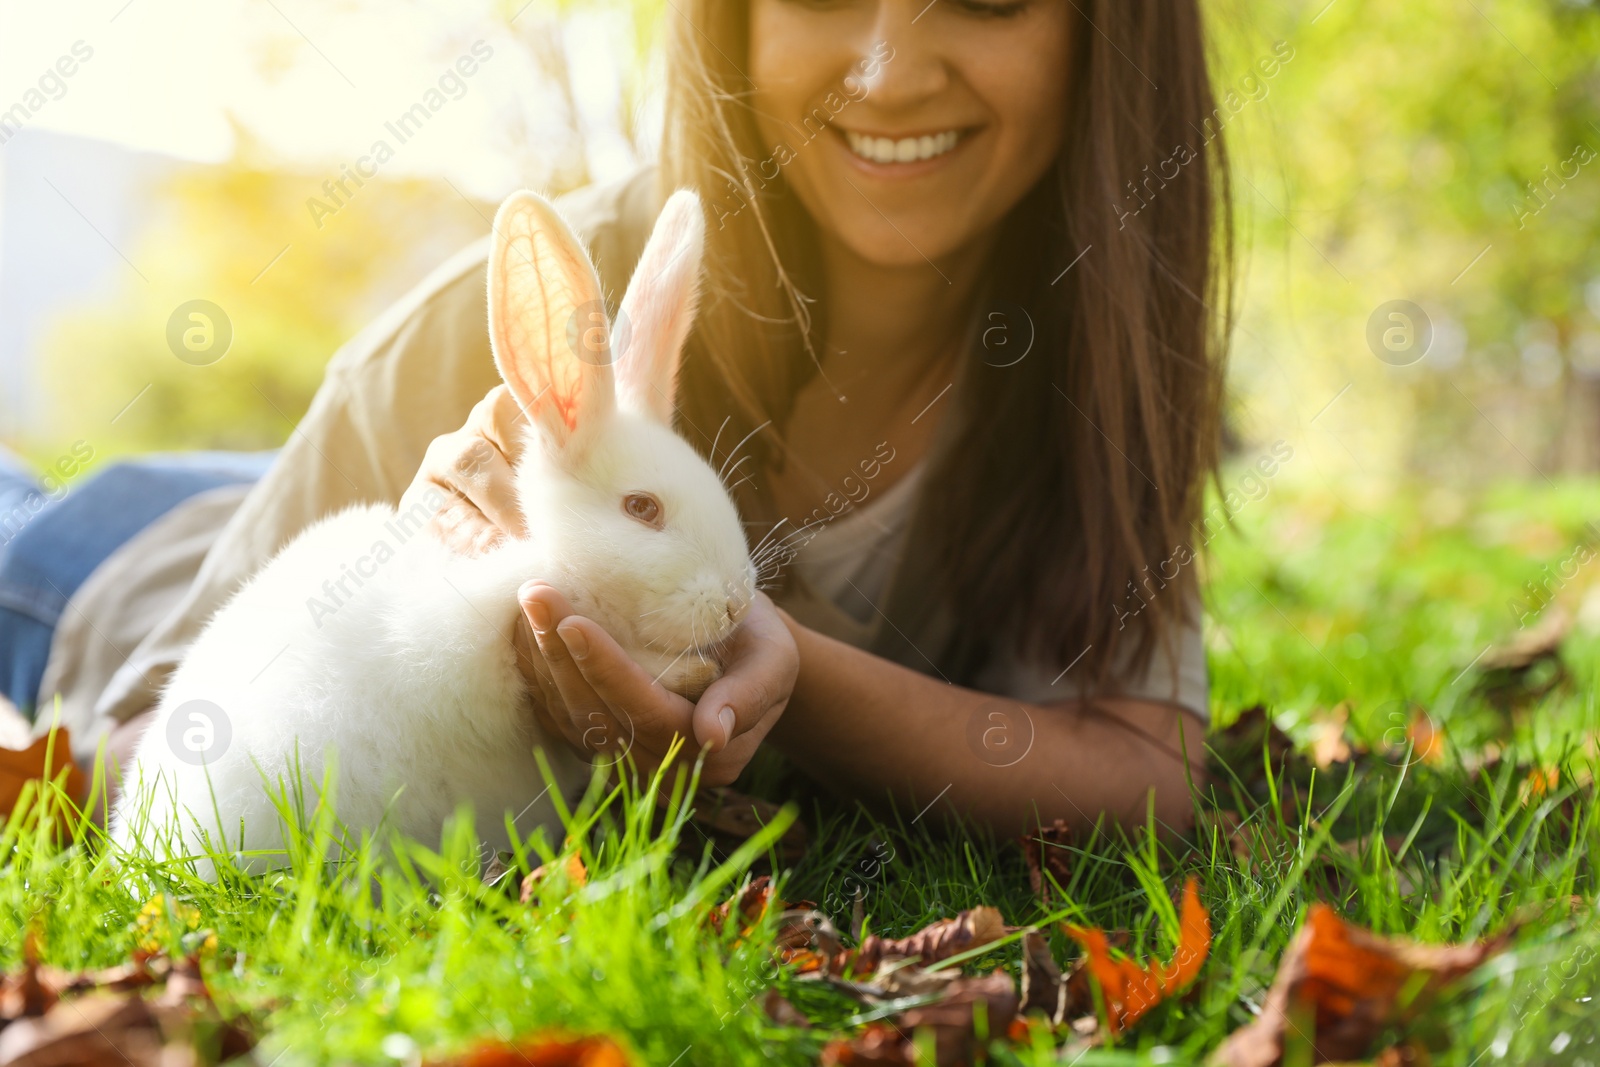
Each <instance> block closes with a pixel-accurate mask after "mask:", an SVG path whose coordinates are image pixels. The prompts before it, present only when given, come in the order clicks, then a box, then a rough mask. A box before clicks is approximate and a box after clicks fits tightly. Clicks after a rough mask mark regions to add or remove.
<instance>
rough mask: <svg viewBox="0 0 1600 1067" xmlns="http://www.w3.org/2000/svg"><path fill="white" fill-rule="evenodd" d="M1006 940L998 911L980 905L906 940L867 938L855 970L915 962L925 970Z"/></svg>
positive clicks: (937, 923)
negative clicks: (896, 961)
mask: <svg viewBox="0 0 1600 1067" xmlns="http://www.w3.org/2000/svg"><path fill="white" fill-rule="evenodd" d="M1004 936H1006V921H1005V919H1004V918H1003V917H1002V916H1001V914H1000V910H999V909H998V908H991V907H989V906H988V905H980V906H979V907H976V908H969V909H968V910H966V911H963V912H961V913H960V914H959V915H957V916H956V917H955V918H953V919H940V920H939V921H937V922H933V923H929V924H928V925H927V926H924V927H923V928H922V929H921V930H918V931H917V932H916V933H914V934H912V935H911V936H909V937H902V938H882V937H878V936H877V935H875V934H869V935H867V939H866V940H865V941H863V942H862V943H861V948H860V950H859V952H858V953H857V956H856V963H857V964H858V966H857V970H858V971H859V972H861V973H867V972H869V971H872V970H876V969H877V967H878V965H879V964H881V963H882V962H883V961H885V960H891V959H912V958H915V959H916V960H917V961H918V962H919V963H920V964H921V965H922V966H924V967H927V966H929V965H931V964H934V963H938V962H939V961H940V960H947V959H949V958H950V957H951V956H958V955H960V954H961V953H963V952H967V951H970V950H971V949H975V948H979V947H981V946H983V945H988V944H992V943H993V942H995V941H998V940H1000V939H1001V938H1002V937H1004Z"/></svg>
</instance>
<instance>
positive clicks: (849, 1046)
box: [820, 1023, 917, 1067]
mask: <svg viewBox="0 0 1600 1067" xmlns="http://www.w3.org/2000/svg"><path fill="white" fill-rule="evenodd" d="M915 1056H916V1050H915V1047H914V1046H913V1045H912V1044H911V1042H910V1041H908V1040H907V1039H906V1036H905V1035H904V1034H902V1033H901V1032H900V1031H899V1030H896V1029H895V1028H894V1027H892V1026H890V1025H888V1024H887V1023H868V1024H867V1027H866V1029H865V1030H862V1031H861V1033H859V1034H856V1035H854V1036H853V1037H841V1038H835V1039H834V1040H832V1041H829V1042H828V1043H827V1044H826V1045H824V1046H823V1047H822V1056H821V1058H820V1062H821V1064H822V1067H869V1065H882V1067H910V1065H912V1064H915V1063H916V1062H917V1061H916V1059H915Z"/></svg>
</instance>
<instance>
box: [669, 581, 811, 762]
mask: <svg viewBox="0 0 1600 1067" xmlns="http://www.w3.org/2000/svg"><path fill="white" fill-rule="evenodd" d="M799 672H800V655H799V652H798V651H797V650H796V648H795V643H794V636H793V635H792V634H790V633H789V628H788V627H787V626H785V625H784V624H783V620H782V619H781V618H779V616H778V612H777V609H776V608H774V607H773V605H772V601H771V600H770V599H768V597H767V595H766V594H765V593H757V594H756V597H755V600H754V602H752V604H751V605H750V613H749V614H748V615H746V616H745V618H744V621H743V622H741V623H740V624H739V628H738V629H737V630H735V631H734V635H733V640H732V642H731V643H730V645H729V648H728V655H727V666H726V667H725V669H724V671H723V674H722V677H720V678H718V679H717V680H716V681H714V682H712V683H711V684H710V685H709V686H707V687H706V691H705V692H704V693H702V694H701V695H700V699H699V701H698V702H697V703H696V704H695V708H694V736H695V740H696V741H697V742H698V743H699V744H701V745H708V746H710V748H711V751H712V752H714V753H721V752H722V751H723V750H724V749H725V748H727V747H728V746H729V745H730V744H731V743H734V742H736V741H737V740H738V738H739V737H740V736H741V735H743V734H745V733H747V732H748V731H750V730H751V729H752V728H753V727H754V726H755V725H756V724H758V723H761V722H764V721H765V720H767V719H768V718H771V719H772V721H773V722H774V723H775V722H776V721H777V716H778V715H781V714H782V712H783V708H784V706H785V705H786V704H788V702H789V694H790V693H791V692H793V691H794V683H795V678H796V677H797V676H798V675H799ZM771 728H772V724H771V723H768V724H767V729H768V730H770V729H771ZM763 736H765V731H763ZM752 751H753V746H752ZM748 758H749V757H748V756H746V759H748Z"/></svg>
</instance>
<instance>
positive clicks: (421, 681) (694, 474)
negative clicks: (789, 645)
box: [112, 190, 756, 877]
mask: <svg viewBox="0 0 1600 1067" xmlns="http://www.w3.org/2000/svg"><path fill="white" fill-rule="evenodd" d="M704 241H705V220H704V216H703V215H702V213H701V207H700V202H699V199H698V198H697V197H696V196H695V195H694V194H693V193H692V192H689V191H687V190H685V191H680V192H678V193H676V194H674V195H673V196H672V197H671V198H670V199H669V200H668V201H667V203H666V206H665V208H664V209H663V211H662V213H661V216H660V218H659V219H658V220H657V222H656V226H655V230H654V232H653V233H652V234H651V237H650V241H649V243H648V245H647V246H646V248H645V250H644V254H643V256H642V257H641V259H640V262H639V265H638V267H637V268H636V269H635V272H634V275H633V280H632V283H631V284H630V285H629V287H628V290H627V293H626V295H625V296H624V298H623V302H622V306H621V312H620V314H619V316H618V321H617V323H616V324H615V328H613V327H612V325H611V324H610V323H609V322H608V321H607V318H606V314H605V310H604V308H605V305H604V304H603V303H602V300H601V290H600V283H599V279H598V278H597V276H596V274H595V270H594V267H593V265H592V264H591V263H590V261H589V258H588V256H587V254H586V253H585V251H584V248H583V246H582V245H581V244H579V243H578V241H577V239H576V238H575V237H574V236H573V234H572V231H571V230H570V229H569V228H568V227H567V225H566V224H565V223H564V222H563V221H562V219H561V217H560V215H559V214H558V213H557V211H556V210H555V208H554V207H553V206H552V205H551V204H550V203H549V202H547V201H546V200H544V199H543V198H541V197H539V196H537V195H535V194H533V193H528V192H522V193H518V194H515V195H513V196H512V197H510V198H509V199H508V200H506V202H505V203H504V204H502V205H501V207H500V210H499V212H498V213H497V214H496V216H495V222H494V238H493V244H492V251H491V253H490V257H489V329H490V340H491V344H492V347H493V350H494V357H495V362H496V365H497V366H498V368H499V370H500V375H501V377H502V378H503V379H504V380H505V382H506V384H507V385H509V386H510V387H511V390H512V393H513V394H514V396H515V397H516V399H517V402H518V404H519V405H520V406H521V407H522V408H523V410H524V412H525V413H526V414H527V415H528V417H529V419H528V421H529V429H528V430H527V438H526V440H525V445H524V448H523V452H522V457H521V459H520V461H519V463H518V466H517V468H516V471H515V484H516V489H517V494H518V500H519V503H520V504H521V507H522V510H523V514H524V516H525V518H526V520H527V525H528V531H529V535H528V538H527V540H520V541H511V540H507V541H506V542H503V543H502V544H501V545H500V546H499V547H498V548H496V549H494V550H492V551H491V552H490V553H489V554H487V555H485V556H483V557H481V558H467V557H462V556H456V555H453V554H452V553H451V552H450V551H449V550H447V549H446V548H444V547H443V546H442V545H441V544H439V543H438V541H437V540H436V539H435V538H433V537H432V536H431V535H429V534H427V533H426V532H425V531H424V527H425V526H426V525H427V522H428V521H429V519H430V518H431V516H432V514H433V511H434V509H435V508H436V507H437V505H438V504H440V503H443V500H442V494H437V495H436V497H435V499H434V500H432V501H429V500H428V499H427V498H426V495H425V494H424V496H423V497H422V498H421V499H417V500H412V499H409V498H408V499H407V500H403V501H402V502H401V506H400V508H398V509H396V508H392V507H388V506H378V505H367V506H357V507H352V508H350V509H348V510H346V511H343V512H340V513H338V514H336V515H333V516H331V517H329V518H326V519H324V520H322V521H321V522H319V523H317V524H315V525H313V526H311V527H309V528H308V529H306V530H305V531H304V532H302V533H301V534H300V535H299V536H298V537H296V538H295V539H294V540H293V541H291V542H290V543H289V544H288V545H287V546H286V547H285V548H284V549H283V550H282V551H281V552H279V553H278V554H277V556H275V557H274V558H273V559H272V560H271V561H270V562H269V563H268V564H267V565H266V566H265V567H264V568H263V569H262V570H261V571H260V572H259V573H258V574H256V575H255V577H254V578H252V579H251V580H250V581H249V582H248V583H247V584H246V585H245V586H244V587H243V588H241V589H240V590H239V592H238V593H237V594H236V595H235V596H234V597H233V598H232V599H231V600H230V601H229V602H228V603H227V604H226V605H225V606H224V607H223V608H222V609H221V610H220V611H218V613H217V614H216V616H215V617H214V618H213V619H212V620H211V621H210V623H209V624H208V625H207V626H206V628H205V630H204V631H203V632H202V633H201V635H200V637H199V639H198V640H197V641H196V642H195V644H194V647H193V648H192V649H191V650H190V651H189V654H188V655H187V657H186V658H185V659H184V661H183V663H182V664H181V666H180V667H179V668H178V670H177V671H176V672H175V673H174V675H173V677H172V679H171V682H170V684H169V685H168V687H167V688H166V690H165V692H164V693H163V695H162V700H161V704H160V706H159V708H158V709H157V711H156V714H155V716H154V719H153V721H152V722H151V725H150V727H149V729H148V730H147V732H146V733H145V735H144V736H143V738H142V739H141V740H140V743H139V745H138V747H137V749H136V751H135V754H134V759H133V762H132V766H131V767H129V768H125V771H124V777H123V780H124V784H125V791H124V795H123V798H122V799H121V800H120V801H119V803H118V805H117V808H116V811H115V813H114V816H113V821H112V838H113V840H114V841H116V842H117V843H118V844H119V845H121V846H123V847H130V846H132V845H133V844H134V843H135V842H136V841H142V842H143V843H144V844H145V846H146V847H148V848H150V849H151V850H152V851H153V852H154V853H155V854H156V855H157V856H158V857H159V856H160V855H161V852H162V850H163V848H172V849H173V850H174V855H182V854H190V855H194V854H198V853H199V852H200V851H201V846H202V841H203V839H204V837H207V836H208V837H209V839H210V841H211V843H212V847H213V848H224V847H225V848H226V850H227V851H228V852H230V853H231V852H234V851H235V850H239V849H243V850H247V851H254V850H267V851H268V852H276V853H279V854H278V855H276V856H257V857H253V858H250V859H245V860H240V861H239V862H240V863H241V865H242V866H244V867H245V868H247V869H254V870H260V869H263V868H265V867H268V866H274V865H279V864H281V863H282V862H284V856H283V854H282V851H281V850H282V848H283V829H284V828H283V826H282V825H281V824H280V818H279V813H278V810H277V809H276V808H275V806H274V805H273V803H272V800H271V798H270V796H269V794H268V786H269V784H270V786H271V787H272V788H273V789H274V790H276V789H278V788H281V787H280V782H285V783H288V784H289V786H290V788H291V790H292V789H293V788H294V784H295V782H296V780H297V779H298V780H299V782H300V783H301V784H302V786H303V789H304V799H305V804H304V807H305V810H306V812H307V813H309V811H310V810H311V809H312V808H313V807H314V806H315V805H316V803H317V802H318V800H319V793H318V790H319V788H320V786H321V783H322V780H323V771H324V766H325V759H326V758H327V757H329V756H333V757H334V766H335V767H336V775H335V778H334V782H335V791H334V795H333V803H334V805H335V808H336V812H337V815H338V817H339V821H340V823H341V824H342V825H343V826H345V827H346V828H348V829H349V830H350V831H352V832H353V833H355V834H359V833H360V832H361V831H363V830H379V829H380V827H381V829H382V831H383V832H384V833H387V831H388V830H389V829H390V828H393V829H397V830H399V831H400V832H402V833H404V834H406V835H408V836H411V837H415V838H417V839H419V840H421V841H423V842H424V843H427V844H437V842H438V839H439V832H440V828H441V827H442V825H443V823H444V821H445V819H446V818H447V817H448V816H449V815H451V814H452V813H453V812H454V811H455V810H456V807H457V805H458V804H460V803H461V802H463V801H467V802H470V803H471V805H472V807H473V809H474V812H475V827H476V829H477V830H478V832H479V834H480V836H481V837H482V838H483V839H484V840H485V841H486V842H488V843H489V844H490V845H492V846H494V847H497V848H505V847H507V843H508V842H507V836H508V835H507V833H506V830H505V826H504V823H505V813H508V812H509V813H510V814H511V815H512V816H513V817H514V820H515V823H516V825H517V827H518V833H519V834H522V835H524V836H525V835H527V834H528V833H530V832H531V831H532V830H533V828H534V827H536V826H541V825H542V826H545V827H547V828H549V829H551V830H555V829H556V827H555V826H554V823H555V821H556V820H555V807H554V805H553V804H552V802H551V800H550V798H549V797H548V796H545V795H544V793H545V789H546V784H545V782H544V780H543V779H542V777H541V775H540V772H539V770H538V766H537V764H536V762H535V759H534V751H535V749H538V748H543V749H544V752H545V756H546V759H547V760H548V762H549V763H550V765H551V767H552V769H553V770H554V771H555V773H556V776H557V778H558V781H559V787H560V788H561V789H563V791H564V792H566V793H567V794H569V795H570V794H571V793H573V792H575V791H576V790H577V789H579V788H581V787H582V786H583V785H585V784H587V781H588V777H589V773H590V771H589V767H588V765H587V763H586V761H585V760H584V759H582V758H581V757H580V756H579V755H577V754H576V753H575V752H574V751H573V750H572V749H571V748H570V747H569V746H568V745H567V744H566V743H565V742H564V741H563V740H562V739H560V738H545V737H543V736H541V731H540V729H539V727H538V726H537V725H536V723H535V720H534V718H533V714H532V712H531V702H530V698H529V696H528V693H527V686H526V684H525V683H524V681H523V676H522V674H521V672H520V671H519V670H518V667H517V662H516V652H515V650H514V647H513V645H512V643H511V635H512V633H513V626H514V623H515V620H516V618H517V615H518V613H519V612H520V607H519V605H518V603H517V590H518V588H519V587H520V586H521V585H522V584H523V583H524V582H525V581H527V580H528V579H530V578H542V579H545V580H547V581H549V582H550V583H551V584H552V585H554V586H555V587H556V588H557V589H559V590H560V591H561V592H562V593H564V594H565V595H566V597H567V598H568V600H570V601H571V603H572V604H573V606H574V607H575V609H576V610H577V611H578V612H579V613H580V614H582V615H584V616H585V617H587V618H591V619H593V620H595V621H596V622H597V623H599V624H600V625H601V626H603V627H604V628H605V630H606V631H607V632H608V633H610V634H611V635H612V636H613V637H615V638H616V639H617V641H618V642H619V643H620V644H621V645H622V647H623V648H624V649H626V650H627V651H628V652H629V653H630V654H631V655H632V656H633V658H634V659H635V660H637V661H638V662H639V664H640V665H641V666H642V667H643V668H644V669H645V670H647V671H649V672H650V673H651V675H652V676H653V677H657V678H658V679H659V680H660V681H661V682H662V684H663V685H665V686H667V687H668V688H670V689H673V690H675V691H677V692H680V693H685V694H690V695H694V694H697V693H698V692H699V691H701V690H703V689H704V687H705V686H706V685H707V684H709V682H710V681H711V680H712V678H713V677H715V675H716V673H717V671H718V669H719V668H718V666H717V664H716V662H715V655H714V654H715V652H716V651H717V648H718V646H719V645H720V643H721V642H724V641H726V639H727V638H728V636H729V635H730V634H731V632H732V630H733V628H734V627H735V626H737V625H738V623H739V622H740V621H741V620H742V619H743V617H744V615H745V613H746V611H747V610H748V608H749V605H750V602H751V599H752V597H753V595H754V589H755V579H756V576H755V571H754V567H753V566H752V563H751V560H750V555H749V552H748V549H747V546H746V544H745V539H744V534H743V529H742V526H741V524H740V521H739V516H738V513H737V511H736V509H735V508H734V505H733V503H732V501H731V500H730V499H729V498H728V495H727V492H726V491H725V489H724V486H723V483H722V481H721V479H720V478H719V477H718V475H717V473H716V472H715V471H713V470H712V469H711V468H710V467H709V466H708V465H707V464H706V463H705V462H704V461H703V460H702V459H701V458H700V456H699V455H698V454H697V453H696V452H695V451H694V449H692V448H691V447H690V446H689V445H688V443H687V442H685V441H683V440H682V439H681V438H679V437H678V436H677V435H676V434H674V433H673V432H672V429H671V418H672V412H673V407H674V405H673V396H674V392H675V386H676V380H677V371H678V362H679V358H680V353H681V349H682V347H683V343H684V340H685V338H686V336H687V335H688V332H689V326H690V323H691V321H692V320H693V316H694V308H695V303H696V298H697V283H698V277H699V273H700V262H701V254H702V249H703V246H704ZM623 733H624V734H626V733H627V730H626V726H624V727H623ZM596 740H599V738H597V739H596ZM626 740H627V739H626V737H624V738H622V741H624V742H625V741H626ZM547 742H548V743H547ZM146 814H148V819H146ZM174 825H176V826H180V827H181V830H182V836H181V838H179V839H176V840H169V837H170V834H169V832H168V831H169V828H171V827H173V826H174ZM224 842H225V845H224ZM201 869H202V872H203V873H206V874H207V876H208V877H209V876H211V874H212V872H211V870H210V865H209V863H206V862H203V863H202V865H201Z"/></svg>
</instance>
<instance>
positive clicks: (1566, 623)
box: [1478, 604, 1572, 674]
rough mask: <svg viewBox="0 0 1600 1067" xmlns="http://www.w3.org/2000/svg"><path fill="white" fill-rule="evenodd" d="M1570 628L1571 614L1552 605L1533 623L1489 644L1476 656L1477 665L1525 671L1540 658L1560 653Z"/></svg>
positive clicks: (1482, 669) (1479, 666)
mask: <svg viewBox="0 0 1600 1067" xmlns="http://www.w3.org/2000/svg"><path fill="white" fill-rule="evenodd" d="M1571 632H1572V616H1571V615H1570V614H1569V613H1568V612H1567V610H1566V609H1565V608H1563V607H1561V606H1560V605H1559V604H1556V605H1552V606H1551V607H1550V609H1549V610H1548V611H1546V612H1545V613H1544V616H1543V617H1542V618H1540V620H1539V621H1538V622H1537V623H1536V624H1535V625H1533V626H1528V627H1524V628H1523V629H1521V630H1518V631H1517V632H1516V633H1515V634H1513V635H1512V637H1511V639H1510V640H1509V641H1506V642H1504V643H1503V644H1498V645H1492V646H1490V648H1489V650H1488V651H1487V652H1485V653H1484V654H1483V655H1482V656H1481V657H1479V659H1478V669H1479V670H1480V671H1482V672H1484V673H1486V674H1487V673H1489V672H1491V671H1525V670H1527V669H1528V668H1529V667H1532V666H1533V665H1534V664H1535V663H1538V662H1539V661H1540V660H1542V659H1550V658H1555V657H1558V656H1560V654H1561V643H1562V642H1563V641H1565V640H1566V639H1567V634H1569V633H1571Z"/></svg>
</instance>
